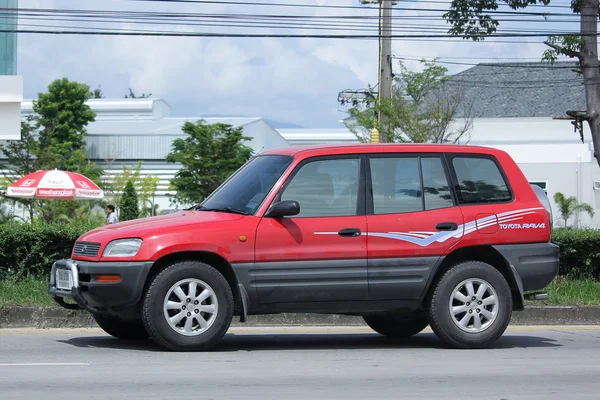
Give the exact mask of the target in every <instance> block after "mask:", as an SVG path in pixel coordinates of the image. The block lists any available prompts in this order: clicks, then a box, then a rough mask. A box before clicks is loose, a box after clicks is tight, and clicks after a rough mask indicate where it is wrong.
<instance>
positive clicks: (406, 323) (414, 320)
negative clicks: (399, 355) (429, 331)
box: [363, 315, 429, 338]
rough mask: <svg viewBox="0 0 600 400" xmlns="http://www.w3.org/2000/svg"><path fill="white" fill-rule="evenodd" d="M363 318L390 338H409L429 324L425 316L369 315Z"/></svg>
mask: <svg viewBox="0 0 600 400" xmlns="http://www.w3.org/2000/svg"><path fill="white" fill-rule="evenodd" d="M363 319H364V320H365V322H366V323H367V325H369V327H371V329H373V330H374V331H375V332H377V333H379V334H381V335H383V336H387V337H390V338H409V337H411V336H414V335H416V334H417V333H419V332H421V331H422V330H423V329H425V328H427V325H429V320H428V319H427V316H414V315H369V316H365V317H363Z"/></svg>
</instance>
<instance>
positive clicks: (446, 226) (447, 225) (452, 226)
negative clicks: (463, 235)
mask: <svg viewBox="0 0 600 400" xmlns="http://www.w3.org/2000/svg"><path fill="white" fill-rule="evenodd" d="M435 229H437V230H438V231H455V230H457V229H458V225H456V223H455V222H440V223H439V224H437V225H436V226H435Z"/></svg>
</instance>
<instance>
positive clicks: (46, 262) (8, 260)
mask: <svg viewBox="0 0 600 400" xmlns="http://www.w3.org/2000/svg"><path fill="white" fill-rule="evenodd" d="M95 227H96V226H94V225H87V224H85V225H84V224H77V225H75V224H72V225H62V224H46V223H35V224H33V225H29V224H20V223H16V222H11V223H6V224H2V225H0V279H8V278H10V279H17V280H18V279H22V278H25V277H42V278H45V277H48V276H49V274H50V269H51V268H52V263H53V262H54V261H56V260H58V259H60V258H65V257H69V256H70V255H71V249H72V248H73V245H74V244H75V241H76V240H77V238H78V237H79V236H81V235H82V234H84V233H85V232H87V231H89V230H91V229H93V228H95Z"/></svg>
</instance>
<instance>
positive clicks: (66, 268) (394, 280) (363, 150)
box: [49, 144, 559, 350]
mask: <svg viewBox="0 0 600 400" xmlns="http://www.w3.org/2000/svg"><path fill="white" fill-rule="evenodd" d="M536 191H537V192H536ZM551 224H552V212H551V209H550V203H549V202H548V199H547V198H546V196H545V194H544V192H543V191H541V189H539V188H537V187H533V186H531V185H530V184H529V183H528V182H527V179H525V177H524V175H523V173H522V172H521V170H520V169H519V167H518V166H517V165H516V164H515V162H514V161H513V160H512V159H511V158H510V157H509V156H508V155H507V154H506V153H505V152H503V151H500V150H496V149H491V148H483V147H473V146H458V145H420V144H418V145H417V144H414V145H412V144H411V145H406V144H389V145H379V144H378V145H366V144H360V145H350V146H347V145H345V146H335V145H330V146H318V147H309V148H306V147H305V148H288V149H283V150H278V151H270V152H266V153H262V154H260V155H258V156H256V157H254V158H252V159H251V160H250V161H249V162H248V163H246V164H245V165H244V166H243V167H242V168H240V169H239V170H238V171H237V172H236V173H235V174H233V175H232V176H231V177H230V178H229V179H228V180H227V181H226V182H225V183H223V185H221V187H219V188H218V189H217V190H216V191H215V192H214V193H213V194H211V195H210V196H209V197H208V198H207V199H205V200H204V202H203V203H202V204H199V205H196V206H194V207H191V208H189V209H187V210H184V211H180V212H177V213H174V214H169V215H165V216H159V217H153V218H146V219H139V220H135V221H128V222H123V223H118V224H114V225H107V226H104V227H101V228H98V229H95V230H93V231H91V232H88V233H86V234H85V235H83V236H82V237H81V238H80V239H78V241H77V242H76V243H75V246H74V248H73V253H72V256H71V258H70V259H68V260H60V261H57V262H56V263H54V265H53V267H52V272H51V275H50V285H49V293H50V294H51V295H52V296H53V297H54V299H55V300H56V301H57V302H58V303H59V304H61V305H62V306H64V307H67V308H83V309H85V310H88V311H89V312H91V313H92V314H93V316H94V318H95V320H96V321H97V322H98V324H99V326H100V327H102V328H103V329H104V330H105V331H106V332H107V333H109V334H111V335H113V336H115V337H118V338H147V337H148V336H149V337H151V338H152V339H153V340H155V341H156V342H158V343H159V344H160V345H162V346H164V347H165V348H168V349H171V350H205V349H209V348H211V347H213V346H215V345H216V344H217V343H218V342H219V341H220V340H221V339H222V337H223V335H224V334H225V333H226V332H227V330H228V329H229V326H230V323H231V320H232V317H233V316H239V318H240V321H242V322H243V321H246V319H247V316H248V315H257V314H274V313H282V312H287V313H324V314H347V315H358V316H362V317H363V318H364V320H365V322H366V323H367V324H368V325H369V326H370V327H371V328H373V329H374V330H375V331H377V332H379V333H380V334H382V335H386V336H390V337H401V338H403V337H409V336H412V335H415V334H417V333H419V332H421V331H422V330H423V329H424V328H425V327H427V326H428V325H431V328H432V329H433V331H434V332H435V334H436V335H437V336H438V337H439V338H440V339H441V340H442V341H443V342H444V343H446V344H447V345H449V346H453V347H459V348H478V347H484V346H487V345H489V344H491V343H493V342H494V341H495V340H497V339H498V338H499V337H500V336H501V335H502V334H503V333H504V331H505V329H506V327H507V325H508V323H509V321H510V319H511V313H512V311H513V310H522V309H523V308H524V298H526V297H527V296H526V295H524V292H525V291H533V290H540V289H543V288H544V287H545V286H546V285H547V284H548V283H550V282H551V281H552V280H553V279H554V277H555V276H556V275H557V273H558V265H559V258H558V247H557V246H556V245H554V244H552V243H551V242H550V236H551V229H552V226H551ZM544 296H547V294H546V293H544V292H539V293H537V294H534V297H536V298H543V297H544ZM65 298H71V299H72V300H74V301H75V303H76V304H73V303H72V302H70V303H67V302H65V301H64V299H65Z"/></svg>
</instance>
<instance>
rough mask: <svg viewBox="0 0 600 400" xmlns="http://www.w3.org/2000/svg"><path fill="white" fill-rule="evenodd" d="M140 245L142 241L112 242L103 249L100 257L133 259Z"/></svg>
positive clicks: (125, 240) (124, 240)
mask: <svg viewBox="0 0 600 400" xmlns="http://www.w3.org/2000/svg"><path fill="white" fill-rule="evenodd" d="M141 245H142V239H119V240H113V241H112V242H110V243H109V244H108V245H107V246H106V248H105V249H104V252H103V253H102V257H133V256H135V255H136V254H137V252H138V250H139V249H140V246H141Z"/></svg>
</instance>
